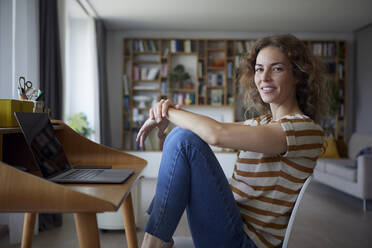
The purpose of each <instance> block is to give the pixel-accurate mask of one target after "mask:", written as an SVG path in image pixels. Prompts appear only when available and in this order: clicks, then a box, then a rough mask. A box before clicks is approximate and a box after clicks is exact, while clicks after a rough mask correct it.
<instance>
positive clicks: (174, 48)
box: [170, 40, 192, 53]
mask: <svg viewBox="0 0 372 248" xmlns="http://www.w3.org/2000/svg"><path fill="white" fill-rule="evenodd" d="M170 49H171V52H172V53H176V52H186V53H191V52H192V48H191V40H171V41H170Z"/></svg>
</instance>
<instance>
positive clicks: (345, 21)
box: [87, 0, 372, 32]
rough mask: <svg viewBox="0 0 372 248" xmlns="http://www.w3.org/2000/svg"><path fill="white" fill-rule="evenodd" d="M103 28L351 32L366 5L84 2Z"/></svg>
mask: <svg viewBox="0 0 372 248" xmlns="http://www.w3.org/2000/svg"><path fill="white" fill-rule="evenodd" d="M87 1H88V2H89V3H90V5H91V6H92V7H93V9H95V11H96V13H97V14H98V16H99V17H100V18H102V19H103V20H104V22H105V24H106V27H107V28H108V29H114V30H119V29H120V30H185V31H207V30H208V31H234V32H236V31H238V32H247V31H249V32H273V31H275V32H285V31H287V32H352V31H354V30H356V29H359V28H361V27H363V26H365V25H368V24H370V23H372V0H182V1H181V0H156V1H155V0H87Z"/></svg>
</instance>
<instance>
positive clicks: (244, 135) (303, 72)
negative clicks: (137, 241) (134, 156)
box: [137, 35, 325, 248]
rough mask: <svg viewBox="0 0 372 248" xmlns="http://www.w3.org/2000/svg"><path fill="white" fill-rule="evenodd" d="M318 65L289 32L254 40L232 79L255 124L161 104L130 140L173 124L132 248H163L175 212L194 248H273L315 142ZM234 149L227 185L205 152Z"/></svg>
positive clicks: (318, 141) (319, 134)
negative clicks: (140, 236) (137, 246)
mask: <svg viewBox="0 0 372 248" xmlns="http://www.w3.org/2000/svg"><path fill="white" fill-rule="evenodd" d="M321 72H322V70H321V66H320V63H319V62H318V60H317V59H316V58H315V57H313V56H312V55H311V51H309V49H308V48H307V47H306V45H305V44H303V43H302V42H301V41H300V40H298V39H297V38H295V37H294V36H292V35H276V36H270V37H265V38H262V39H259V40H258V41H257V42H256V43H255V45H254V46H253V47H252V49H251V51H250V54H249V56H247V57H246V58H245V59H244V61H243V63H242V65H241V73H240V75H239V81H240V83H242V84H243V86H244V87H245V89H246V90H247V91H246V100H247V102H248V103H249V104H250V106H255V107H256V109H257V110H258V111H259V112H260V113H261V114H262V116H261V117H259V118H256V119H250V120H247V121H245V122H244V123H220V122H217V121H215V120H213V119H210V118H208V117H205V116H201V115H197V114H194V113H190V112H187V111H184V110H182V109H180V106H178V105H174V104H173V103H172V102H171V101H169V100H161V101H160V102H159V103H158V104H157V105H156V106H155V107H153V108H152V109H151V110H150V118H149V119H148V120H147V121H146V122H145V124H144V125H143V127H142V128H141V130H140V131H139V133H138V136H137V141H139V142H140V145H141V146H143V144H144V140H145V139H146V137H147V135H148V133H149V132H150V131H151V130H153V129H154V128H155V127H158V136H159V137H163V136H164V134H163V133H164V130H165V128H166V127H167V125H168V123H169V122H172V123H174V124H175V125H177V126H178V127H177V128H175V129H174V130H172V132H171V133H170V134H169V135H168V136H167V138H166V139H165V143H164V148H163V151H164V152H163V155H162V161H161V165H160V171H159V177H158V183H157V189H156V194H155V196H154V199H153V201H152V203H151V205H150V208H149V210H148V213H149V214H150V218H149V221H148V223H147V225H146V228H145V232H146V233H145V237H144V241H143V243H142V247H172V235H173V233H174V231H175V229H176V227H177V224H178V222H179V219H180V218H181V216H182V213H183V211H184V210H185V209H186V211H187V216H188V223H189V226H190V231H191V234H192V237H193V241H194V244H195V246H196V247H203V248H204V247H279V246H280V245H281V243H282V242H283V240H284V235H285V231H286V227H287V224H288V220H289V217H290V214H291V210H292V208H293V206H294V203H295V201H296V198H297V195H298V193H299V191H300V189H301V187H302V185H303V183H304V182H305V180H306V178H307V177H308V176H310V175H311V174H312V171H313V168H314V166H315V160H316V159H317V157H318V155H319V153H320V152H321V148H322V144H323V141H324V137H323V131H322V129H321V127H320V126H319V125H317V124H315V122H314V121H318V120H319V117H320V116H321V111H320V110H321V109H322V108H323V107H324V106H325V105H323V99H324V98H323V96H322V93H324V92H325V91H324V90H322V88H323V77H322V73H321ZM208 144H209V145H214V146H220V147H227V148H232V149H238V150H240V152H239V153H238V158H237V161H236V163H235V165H234V173H233V176H232V182H231V184H230V185H229V183H228V181H227V179H226V177H225V175H224V173H223V171H222V169H221V167H220V165H219V163H218V161H217V159H216V157H215V156H214V154H213V152H212V151H211V150H210V148H209V145H208Z"/></svg>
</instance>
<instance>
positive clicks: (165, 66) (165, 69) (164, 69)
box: [160, 63, 168, 77]
mask: <svg viewBox="0 0 372 248" xmlns="http://www.w3.org/2000/svg"><path fill="white" fill-rule="evenodd" d="M160 75H161V76H162V77H166V76H168V64H166V63H163V64H162V65H161V68H160Z"/></svg>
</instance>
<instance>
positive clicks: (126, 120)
mask: <svg viewBox="0 0 372 248" xmlns="http://www.w3.org/2000/svg"><path fill="white" fill-rule="evenodd" d="M124 130H125V131H129V130H130V121H129V117H127V118H125V119H124Z"/></svg>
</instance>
